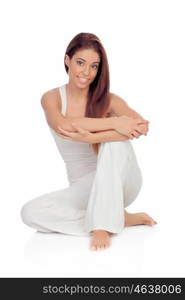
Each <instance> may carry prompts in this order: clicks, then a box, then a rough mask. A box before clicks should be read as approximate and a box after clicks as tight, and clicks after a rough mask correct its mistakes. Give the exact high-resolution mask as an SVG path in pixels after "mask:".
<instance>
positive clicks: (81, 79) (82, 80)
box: [77, 76, 89, 83]
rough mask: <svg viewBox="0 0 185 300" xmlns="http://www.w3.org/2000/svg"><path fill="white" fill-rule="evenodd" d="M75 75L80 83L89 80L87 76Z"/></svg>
mask: <svg viewBox="0 0 185 300" xmlns="http://www.w3.org/2000/svg"><path fill="white" fill-rule="evenodd" d="M77 77H78V79H79V81H80V82H82V83H87V82H88V81H89V79H87V78H84V77H79V76H77Z"/></svg>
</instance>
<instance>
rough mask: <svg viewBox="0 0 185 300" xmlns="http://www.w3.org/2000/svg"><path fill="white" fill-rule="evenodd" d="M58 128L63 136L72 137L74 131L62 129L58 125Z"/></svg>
mask: <svg viewBox="0 0 185 300" xmlns="http://www.w3.org/2000/svg"><path fill="white" fill-rule="evenodd" d="M58 128H59V129H60V131H61V132H62V134H63V135H64V136H69V137H73V136H74V133H73V132H70V131H67V130H64V129H62V128H60V127H58Z"/></svg>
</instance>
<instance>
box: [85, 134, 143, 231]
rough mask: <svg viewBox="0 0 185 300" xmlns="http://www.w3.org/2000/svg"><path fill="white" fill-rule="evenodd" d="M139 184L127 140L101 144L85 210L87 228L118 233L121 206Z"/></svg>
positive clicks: (135, 193) (130, 201)
mask: <svg viewBox="0 0 185 300" xmlns="http://www.w3.org/2000/svg"><path fill="white" fill-rule="evenodd" d="M141 185H142V176H141V170H140V168H139V166H138V163H137V159H136V155H135V153H134V150H133V146H132V144H131V142H130V140H126V141H118V142H106V143H102V144H101V147H100V151H99V155H98V164H97V170H96V174H95V178H94V181H93V186H92V190H91V194H90V198H89V201H88V207H87V210H86V216H85V229H86V231H88V232H90V231H92V230H95V229H104V230H107V231H110V232H113V233H119V232H121V231H122V230H123V228H124V208H125V207H127V206H128V205H130V204H131V203H132V202H133V201H134V200H135V198H136V196H137V194H138V193H139V191H140V188H141Z"/></svg>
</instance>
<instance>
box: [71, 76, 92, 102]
mask: <svg viewBox="0 0 185 300" xmlns="http://www.w3.org/2000/svg"><path fill="white" fill-rule="evenodd" d="M88 90H89V88H84V89H80V88H78V87H77V86H76V85H75V84H73V83H72V82H70V81H69V82H68V83H67V84H66V91H67V94H68V98H70V99H71V101H75V103H79V104H81V103H86V102H87V95H88Z"/></svg>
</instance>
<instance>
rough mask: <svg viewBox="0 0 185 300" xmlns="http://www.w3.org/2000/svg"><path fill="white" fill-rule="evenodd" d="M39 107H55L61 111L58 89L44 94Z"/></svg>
mask: <svg viewBox="0 0 185 300" xmlns="http://www.w3.org/2000/svg"><path fill="white" fill-rule="evenodd" d="M41 105H42V107H43V108H45V107H47V106H51V107H52V106H57V107H58V108H59V109H61V101H60V93H59V87H56V88H53V89H50V90H47V91H46V92H44V93H43V94H42V96H41Z"/></svg>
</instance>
